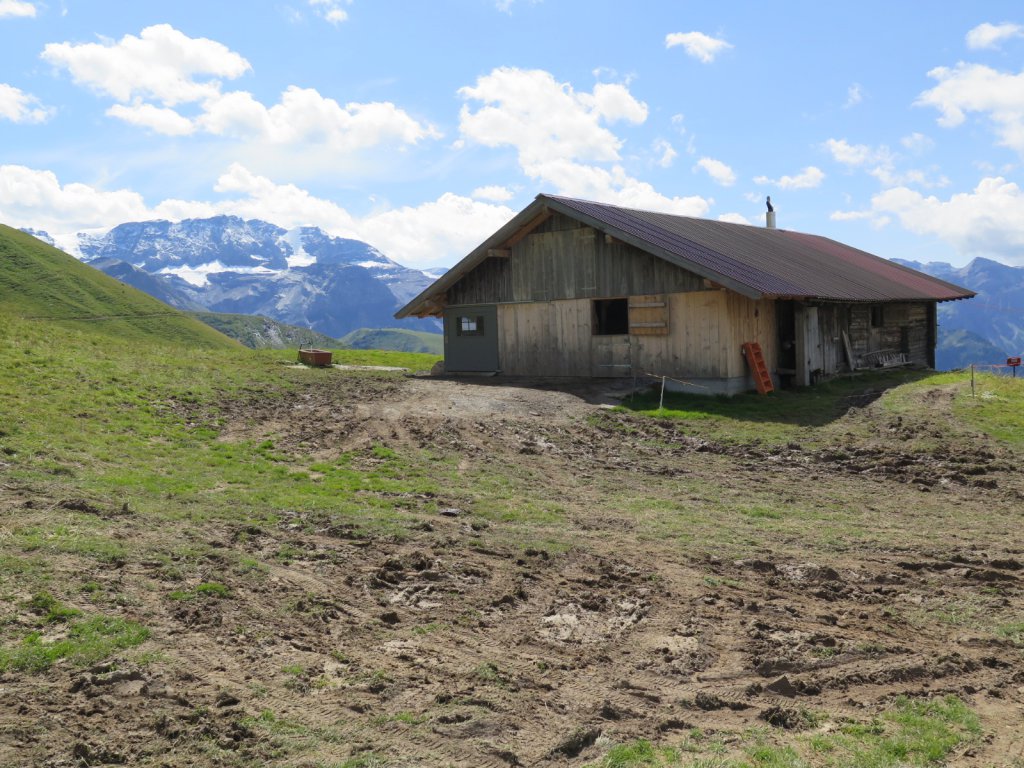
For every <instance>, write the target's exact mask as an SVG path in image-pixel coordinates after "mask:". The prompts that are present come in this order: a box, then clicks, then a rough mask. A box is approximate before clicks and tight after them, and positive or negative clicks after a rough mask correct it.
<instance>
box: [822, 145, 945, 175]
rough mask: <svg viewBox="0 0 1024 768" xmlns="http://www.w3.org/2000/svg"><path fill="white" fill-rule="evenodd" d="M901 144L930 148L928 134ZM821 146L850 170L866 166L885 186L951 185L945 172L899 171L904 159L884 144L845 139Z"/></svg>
mask: <svg viewBox="0 0 1024 768" xmlns="http://www.w3.org/2000/svg"><path fill="white" fill-rule="evenodd" d="M902 143H903V144H904V146H906V147H908V148H911V149H912V150H914V151H918V152H920V151H923V148H925V147H927V145H928V139H927V137H926V136H923V135H922V134H919V133H916V134H912V135H911V136H907V137H904V139H903V141H902ZM822 146H823V147H824V148H825V149H826V150H827V151H828V152H829V153H830V154H831V155H832V159H834V160H835V161H836V162H838V163H842V164H843V165H845V166H847V167H848V168H851V169H852V168H863V169H864V170H866V171H867V173H869V174H870V175H872V176H874V177H875V178H876V179H878V180H879V182H881V183H882V185H883V186H887V187H894V186H900V185H903V184H916V185H918V186H923V187H944V186H946V185H947V184H949V179H947V178H946V177H945V176H942V175H939V176H938V177H932V176H930V175H929V174H928V173H926V172H925V171H922V170H918V169H909V170H905V171H898V170H897V169H896V166H897V164H898V162H899V161H900V159H901V158H900V156H899V155H897V154H896V153H894V152H892V151H891V150H890V149H889V147H887V146H885V145H884V144H883V145H881V146H879V147H869V146H868V145H866V144H850V143H849V142H848V141H847V140H846V139H829V140H828V141H826V142H825V143H824V144H823V145H822Z"/></svg>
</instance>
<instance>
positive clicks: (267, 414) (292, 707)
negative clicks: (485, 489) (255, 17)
mask: <svg viewBox="0 0 1024 768" xmlns="http://www.w3.org/2000/svg"><path fill="white" fill-rule="evenodd" d="M332 381H333V382H334V383H333V384H332V385H330V386H326V387H324V386H318V387H316V388H313V387H310V388H309V389H308V390H305V391H303V392H301V393H300V394H299V395H298V396H296V397H290V398H279V399H272V400H262V399H258V398H253V399H250V400H247V401H246V400H243V401H234V402H229V403H225V404H224V405H223V407H222V409H220V410H219V411H217V412H205V411H204V412H198V411H197V412H194V413H190V412H188V411H187V407H186V406H184V405H180V406H178V405H176V406H175V407H178V408H181V409H182V411H183V412H186V413H187V414H188V416H189V418H191V419H195V420H196V421H197V422H198V421H207V420H213V419H220V420H222V425H223V426H222V428H221V438H220V439H222V440H224V441H236V440H243V439H244V440H263V439H272V440H273V441H274V444H275V445H276V446H278V447H280V448H281V449H282V450H288V451H290V452H293V453H298V454H301V455H306V456H311V457H319V458H325V457H330V456H337V455H339V454H340V453H342V452H345V451H350V452H351V451H355V452H360V451H362V452H364V453H365V460H366V461H367V462H372V461H373V455H372V452H371V451H369V449H370V448H371V447H372V446H374V445H384V446H387V447H389V448H392V449H394V450H396V451H401V450H404V449H413V448H415V449H419V448H429V449H431V450H432V451H435V452H437V454H438V455H439V456H444V457H449V456H456V457H458V467H459V472H460V473H464V474H466V475H470V474H472V473H473V472H478V471H486V470H487V468H488V467H499V466H500V467H510V466H511V467H520V468H522V470H523V472H524V473H528V475H529V477H531V478H536V479H539V481H540V482H541V483H542V484H543V486H544V489H545V490H544V492H543V494H542V495H543V496H544V498H546V499H556V500H558V501H559V502H560V504H561V505H562V507H563V508H564V510H565V519H566V520H567V521H568V531H566V530H563V531H562V532H561V533H562V535H563V536H565V537H568V538H569V539H571V540H572V542H573V544H574V545H573V546H570V547H568V548H567V549H566V548H564V547H544V546H541V545H531V546H523V545H522V543H521V541H520V540H519V539H518V538H517V537H516V535H515V534H514V532H511V529H510V528H508V527H506V526H505V525H504V524H502V523H500V522H488V521H484V520H482V519H481V518H480V517H479V516H477V515H474V514H473V509H472V506H473V503H474V501H473V498H472V496H471V495H467V494H466V493H464V492H462V491H460V490H458V489H456V490H453V492H452V494H451V496H450V497H446V496H443V495H442V497H440V498H435V499H427V500H423V503H422V509H424V510H429V511H428V512H424V514H423V520H422V523H421V525H420V530H418V531H415V532H414V533H413V535H412V536H411V537H410V538H405V539H402V540H395V539H393V538H389V537H384V536H381V537H374V536H366V535H365V534H363V533H360V532H359V531H356V530H354V529H351V528H347V527H344V526H333V527H332V526H319V527H318V525H317V524H316V523H315V522H312V523H311V521H309V520H306V519H304V518H303V517H302V515H299V514H298V513H296V515H295V516H294V517H292V518H289V517H287V516H285V517H284V518H283V520H282V522H281V523H280V524H279V525H277V526H245V525H241V524H239V525H231V524H207V525H206V526H205V527H203V528H202V529H201V530H198V531H196V536H197V537H201V541H202V543H203V544H204V545H206V546H207V547H209V548H210V549H209V552H208V554H207V555H205V557H206V558H207V560H206V561H204V562H203V563H201V564H200V570H202V569H207V570H208V571H209V572H210V573H216V574H217V579H218V581H221V582H224V583H225V584H226V586H227V587H228V588H229V589H230V590H231V595H232V596H231V598H230V599H219V600H218V599H197V600H191V601H172V600H169V599H167V598H166V597H165V596H166V594H167V592H168V591H170V590H172V589H175V588H179V587H180V584H178V583H177V582H175V581H173V580H171V579H169V577H168V575H167V573H166V564H165V563H161V562H156V561H154V562H147V561H142V562H138V561H131V560H129V561H128V562H126V563H124V564H122V565H120V567H117V566H106V567H103V568H97V569H96V571H95V572H93V573H90V574H88V575H87V576H88V578H92V579H95V580H96V581H98V582H101V583H102V584H116V585H118V589H119V590H120V591H121V592H122V593H124V594H126V595H127V596H128V597H127V600H126V604H127V606H128V609H127V610H129V611H130V612H131V613H132V614H134V615H136V616H138V617H140V620H142V621H144V623H145V624H146V625H147V626H149V627H150V628H152V630H153V639H152V640H150V641H149V643H148V645H147V647H152V648H153V649H154V650H157V651H159V652H160V653H161V654H163V658H162V660H158V661H156V662H155V663H149V664H134V663H132V664H125V663H123V662H122V663H120V664H117V665H113V664H103V665H99V666H97V667H95V668H93V669H89V670H86V671H82V670H76V669H75V668H73V667H72V666H70V665H63V664H58V665H56V666H54V667H53V668H52V669H51V670H49V671H48V672H46V673H44V674H41V675H27V674H22V673H7V674H5V675H2V676H0V764H2V765H41V766H53V767H56V766H81V765H108V764H126V765H136V764H152V765H167V766H185V765H195V764H210V765H215V764H223V765H233V764H244V762H245V761H246V760H249V761H251V762H252V764H254V765H259V764H277V763H279V764H282V765H309V766H313V765H317V764H319V763H318V762H317V761H318V760H319V761H322V763H323V764H335V763H340V762H342V761H344V760H345V759H348V758H351V757H353V756H357V755H360V754H365V753H372V754H375V755H378V756H381V757H383V758H386V760H387V761H389V762H388V763H387V764H389V765H392V764H393V765H403V766H406V765H407V766H433V765H437V766H442V765H458V766H495V767H499V766H501V767H503V766H519V765H522V766H549V765H552V766H553V765H583V764H585V763H588V762H591V761H594V760H597V759H599V757H600V755H601V754H602V745H606V744H607V743H608V742H609V740H611V741H612V742H623V741H628V740H631V739H635V738H646V739H650V740H652V741H655V742H663V741H666V740H668V741H671V739H672V738H674V737H680V738H681V737H682V735H684V734H685V733H686V732H687V731H689V730H690V729H693V728H699V729H701V730H702V731H703V732H704V733H705V734H716V733H718V734H722V733H724V734H737V733H740V732H742V731H743V730H744V729H746V728H749V727H751V726H762V727H764V726H767V727H770V728H774V729H779V731H780V732H786V733H790V732H793V731H800V730H805V729H809V728H814V727H818V726H816V725H814V724H813V722H811V721H809V720H808V719H807V718H806V717H804V715H803V713H805V712H819V713H822V712H823V713H827V714H828V716H829V721H830V722H831V723H833V724H834V723H835V722H837V721H838V720H839V719H840V718H844V717H847V718H851V719H854V720H860V721H864V720H867V719H870V717H871V716H872V715H873V714H875V713H877V712H880V711H882V710H884V709H885V708H886V707H887V706H889V705H890V704H891V702H892V700H893V699H894V698H895V697H896V696H899V695H904V694H905V695H909V696H935V695H944V694H955V695H957V696H959V697H961V698H962V699H964V700H965V701H966V702H968V704H969V705H970V706H971V707H972V708H974V709H975V711H977V712H978V713H979V715H980V716H981V718H982V724H983V728H984V729H985V733H986V736H985V738H984V740H982V741H981V742H980V743H978V744H975V745H972V746H971V748H970V749H967V750H961V751H960V752H959V753H957V754H955V755H954V756H953V759H952V761H951V764H953V765H963V766H989V765H993V766H1012V765H1019V764H1020V761H1022V760H1024V653H1022V649H1021V648H1020V647H1019V646H1017V645H1015V644H1014V642H1013V639H1012V638H1009V637H1003V636H1000V635H998V634H996V633H993V632H992V631H989V630H987V629H985V628H984V627H983V626H981V625H982V624H983V623H984V622H981V623H978V622H974V621H971V620H970V618H971V617H970V616H967V617H965V618H963V619H962V620H961V619H958V618H957V617H956V616H952V617H950V616H947V615H946V614H948V612H949V611H951V610H952V608H951V606H960V607H964V606H967V607H968V608H970V607H973V610H976V611H977V612H979V613H980V614H982V615H984V614H992V613H997V614H999V615H1000V616H1003V615H1005V616H1006V617H1013V616H1016V617H1017V618H1016V620H1017V621H1024V599H1022V594H1024V593H1022V586H1024V584H1022V578H1024V536H1022V535H1021V532H1020V520H1021V512H1022V510H1024V506H1022V494H1021V491H1022V490H1024V478H1022V475H1021V472H1020V469H1019V466H1020V465H1019V462H1018V459H1017V457H1015V456H1014V455H1013V454H1012V453H1011V452H1010V451H1008V449H1006V448H1004V447H1001V446H1000V445H997V444H995V443H993V442H991V441H989V440H987V439H985V438H983V437H980V436H976V435H975V436H970V435H968V436H964V438H963V440H962V441H960V442H959V444H958V445H955V446H953V445H948V444H944V443H943V441H942V439H941V438H942V436H943V435H947V436H948V433H947V432H943V431H942V430H939V429H938V428H937V427H936V426H935V425H937V424H941V423H942V422H943V419H944V418H945V416H944V414H945V413H947V412H948V398H947V397H946V396H945V395H944V394H943V393H942V392H941V391H936V392H935V393H934V394H933V395H929V396H926V397H924V398H922V404H921V408H920V413H919V414H917V415H916V416H915V417H914V418H913V420H910V419H908V418H904V419H894V418H892V417H890V416H887V415H885V413H884V412H883V411H882V410H881V409H879V408H878V406H877V404H866V405H865V406H864V407H861V408H854V409H851V411H850V413H849V414H847V415H846V416H844V417H842V419H841V420H840V422H837V424H835V425H832V426H831V427H830V429H832V433H833V434H834V435H835V436H836V437H835V440H834V441H832V442H831V443H830V445H829V447H828V448H813V449H809V448H806V449H805V448H804V447H802V446H801V445H799V444H796V443H792V444H790V445H788V446H783V447H770V446H765V445H745V446H737V445H725V444H718V443H714V442H711V441H708V440H706V439H702V438H700V437H697V436H693V435H690V434H686V433H685V432H684V431H683V430H682V429H681V428H680V427H678V426H677V425H673V424H671V423H666V422H660V421H655V420H651V419H643V418H640V417H637V416H632V415H629V414H621V413H615V412H611V411H609V410H608V409H607V408H605V407H603V405H602V404H603V403H608V402H613V401H614V396H615V395H616V394H619V395H621V394H622V392H621V391H620V392H618V393H615V392H614V391H612V390H611V389H610V388H609V387H608V386H606V385H603V384H598V385H588V386H577V387H571V386H570V387H564V388H554V387H550V386H548V387H543V388H541V387H539V386H533V387H531V386H529V385H528V384H529V383H528V382H527V383H523V382H520V383H516V384H514V385H513V384H510V383H509V382H502V381H497V380H486V379H481V380H473V381H468V382H467V381H453V380H437V379H417V378H406V379H401V378H380V377H373V376H365V375H347V374H339V375H338V376H337V377H334V378H333V379H332ZM535 384H536V383H535ZM929 430H932V431H934V433H935V436H936V439H935V441H934V443H935V444H934V445H933V446H932V447H930V448H929V447H928V446H929V445H932V443H931V442H929V438H930V436H931V434H930V432H929ZM524 476H526V475H524ZM701 488H707V489H714V492H715V493H716V494H719V495H721V494H725V495H727V496H728V495H729V494H732V495H735V497H736V499H737V503H741V502H742V503H744V504H747V503H750V502H751V501H752V500H756V499H757V498H758V497H759V496H761V497H763V498H764V499H770V500H775V501H778V500H780V499H781V500H785V501H791V502H792V503H794V504H797V503H802V502H805V501H806V500H807V499H808V498H819V497H820V498H821V499H822V504H826V503H836V504H837V505H838V504H841V505H846V506H852V507H854V508H856V510H863V511H864V514H865V515H872V516H877V517H878V519H879V520H880V521H884V520H885V518H886V516H889V517H888V519H889V520H890V521H893V520H895V522H892V524H893V525H896V524H905V525H907V526H908V527H910V526H913V525H919V526H920V527H922V528H925V529H926V528H927V527H928V521H927V520H928V519H927V516H928V515H929V514H932V512H933V511H934V512H935V514H939V513H940V512H941V513H942V514H943V515H944V517H943V519H942V520H941V521H940V520H938V518H936V523H935V526H936V530H935V531H934V533H935V534H936V535H935V536H929V535H927V534H928V531H926V530H924V531H922V534H921V535H920V536H919V537H915V538H910V539H907V540H906V541H905V542H903V541H902V540H899V537H897V536H893V535H887V536H879V537H877V538H876V537H871V536H865V537H861V538H856V539H854V538H851V539H849V540H846V541H843V542H842V545H841V546H838V545H837V546H834V547H831V548H825V547H823V546H822V545H821V544H820V543H819V540H818V539H816V538H813V536H812V535H811V534H812V533H814V532H811V531H809V532H808V538H807V539H806V540H804V539H803V538H802V537H801V536H794V535H793V534H792V533H787V534H786V535H784V536H780V537H779V538H777V539H773V538H770V537H765V539H764V541H763V543H762V544H761V545H760V546H748V545H744V546H746V551H747V552H748V553H749V556H746V557H735V556H734V552H733V550H732V549H730V548H729V547H719V546H717V545H715V544H712V545H710V546H707V547H703V546H702V545H701V542H700V541H697V542H692V543H690V544H688V545H686V546H682V545H680V544H679V543H678V542H674V541H673V540H665V541H660V540H659V539H658V535H657V533H656V532H651V533H650V535H647V533H646V532H645V531H644V530H643V526H644V525H645V524H646V523H645V520H646V518H644V517H643V516H641V515H638V514H636V513H634V512H631V511H625V510H619V509H616V508H614V507H613V506H611V505H610V504H609V503H608V501H607V499H608V498H610V494H611V491H612V490H613V489H614V490H617V491H618V492H623V491H626V492H628V491H631V490H635V491H636V493H637V494H638V495H641V496H642V495H644V494H649V493H653V494H655V495H658V496H659V497H661V498H665V499H673V498H675V499H677V500H679V501H680V502H684V501H685V502H687V503H689V504H690V505H691V506H693V507H694V508H695V509H698V510H699V509H701V508H703V505H704V504H705V503H706V501H707V498H709V497H705V496H703V495H702V492H701V490H700V489H701ZM695 489H696V490H695ZM709 492H710V491H709ZM0 494H2V495H0V509H2V510H3V513H4V515H5V516H6V515H22V516H25V515H31V514H35V513H37V511H38V510H39V509H40V508H42V507H46V506H55V505H57V504H61V505H63V508H65V509H72V510H76V511H78V512H83V511H84V512H87V513H91V514H98V515H103V516H106V517H107V518H108V519H109V520H110V521H111V525H112V526H114V528H113V530H114V531H115V535H118V536H124V537H132V536H136V535H142V529H141V527H140V526H141V525H142V524H141V523H140V521H138V520H137V519H135V518H134V517H133V516H131V515H129V514H123V515H122V514H120V512H121V510H119V509H103V508H101V507H98V506H97V505H96V504H95V503H94V502H90V501H87V500H81V499H40V498H38V497H33V495H32V492H31V491H28V490H24V489H14V488H11V487H6V488H5V489H4V490H3V491H0ZM416 503H418V502H415V500H414V503H413V508H416ZM958 509H959V510H963V513H964V518H965V522H964V529H963V531H962V535H960V534H958V530H959V529H958V528H957V525H956V524H955V523H951V522H950V519H953V518H955V516H956V514H957V510H958ZM34 510H35V512H34ZM901 514H903V515H906V516H907V520H910V519H911V518H913V519H914V520H918V521H919V522H918V523H912V522H907V521H906V520H903V521H900V520H896V518H898V517H899V516H900V515H901ZM986 515H989V516H991V520H992V521H993V525H992V526H991V531H990V533H989V534H979V533H978V531H979V530H984V529H985V526H984V524H983V523H979V522H978V519H979V516H981V517H984V516H986ZM968 518H969V522H968ZM997 521H998V522H997ZM889 524H890V523H889V522H880V525H883V526H884V525H889ZM837 535H838V536H840V537H841V536H842V534H841V533H840V534H837ZM283 545H288V546H289V547H291V548H292V550H293V551H295V552H297V553H299V554H296V555H295V557H294V559H292V560H291V561H290V562H284V561H282V560H281V559H280V557H277V556H276V553H278V552H279V551H280V549H281V547H282V546H283ZM218 552H222V553H225V555H224V556H223V558H224V560H227V557H226V554H227V553H230V554H231V555H237V554H239V553H243V554H245V555H247V556H249V557H252V558H253V559H255V560H258V561H260V562H262V563H265V564H267V567H268V568H269V572H267V573H266V574H265V577H264V578H262V579H254V578H252V577H251V576H250V575H243V574H235V575H233V573H234V572H233V571H230V570H225V569H224V568H223V563H222V562H218V560H217V558H218ZM58 567H59V566H58ZM74 567H80V564H76V563H71V562H69V563H68V564H67V568H69V569H70V568H74ZM80 578H85V576H82V577H80ZM142 585H156V586H157V588H144V587H143V586H142ZM286 670H291V671H286ZM267 713H272V714H267ZM261 718H262V719H261ZM273 723H277V724H278V725H279V727H278V730H277V734H278V735H279V736H280V737H281V738H286V739H288V738H290V739H300V738H304V736H303V734H302V733H299V732H297V731H295V730H294V728H297V727H298V726H295V725H294V724H300V725H301V728H303V729H305V731H306V732H307V735H308V738H309V740H310V743H311V744H316V745H317V746H315V748H313V751H312V752H307V753H306V754H305V755H304V756H303V757H302V758H301V759H294V758H291V757H289V756H288V755H283V756H282V754H281V753H280V749H279V746H280V745H279V744H278V743H277V742H275V738H274V737H273V736H270V735H268V731H274V728H273V727H271V726H272V725H273ZM832 727H834V726H832ZM289 728H293V730H292V731H289V730H288V729H289ZM730 738H733V737H732V736H729V737H728V738H726V742H727V744H728V741H729V739H730Z"/></svg>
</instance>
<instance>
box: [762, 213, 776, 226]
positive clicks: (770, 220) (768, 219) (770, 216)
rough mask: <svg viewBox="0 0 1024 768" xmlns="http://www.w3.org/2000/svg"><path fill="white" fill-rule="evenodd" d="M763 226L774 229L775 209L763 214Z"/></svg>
mask: <svg viewBox="0 0 1024 768" xmlns="http://www.w3.org/2000/svg"><path fill="white" fill-rule="evenodd" d="M764 218H765V226H767V227H768V229H775V211H768V212H767V213H766V214H765V215H764Z"/></svg>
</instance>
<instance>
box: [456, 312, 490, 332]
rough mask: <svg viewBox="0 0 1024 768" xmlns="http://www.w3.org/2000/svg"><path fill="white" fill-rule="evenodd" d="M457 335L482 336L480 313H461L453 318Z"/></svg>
mask: <svg viewBox="0 0 1024 768" xmlns="http://www.w3.org/2000/svg"><path fill="white" fill-rule="evenodd" d="M455 334H456V335H457V336H483V335H484V319H483V317H482V316H481V315H461V316H459V317H457V318H455Z"/></svg>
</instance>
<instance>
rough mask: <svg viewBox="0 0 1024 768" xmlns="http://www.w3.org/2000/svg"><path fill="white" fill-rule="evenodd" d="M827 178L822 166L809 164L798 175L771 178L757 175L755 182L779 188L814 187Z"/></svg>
mask: <svg viewBox="0 0 1024 768" xmlns="http://www.w3.org/2000/svg"><path fill="white" fill-rule="evenodd" d="M824 180H825V173H824V171H822V170H821V169H820V168H816V167H815V166H813V165H809V166H807V167H806V168H804V169H803V170H802V171H800V173H798V174H797V175H796V176H783V177H781V178H779V179H769V178H768V177H767V176H757V177H756V178H755V179H754V183H755V184H770V185H772V186H775V187H778V188H779V189H814V188H815V187H820V186H821V182H823V181H824Z"/></svg>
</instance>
